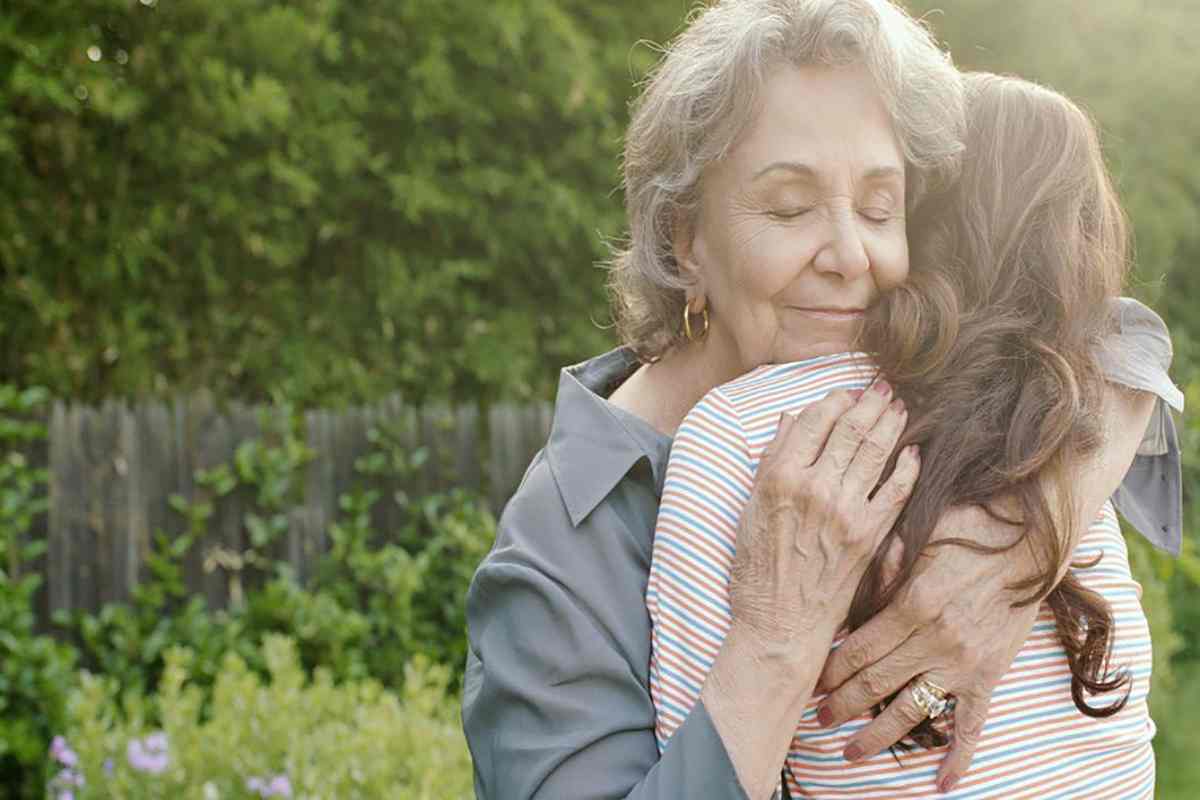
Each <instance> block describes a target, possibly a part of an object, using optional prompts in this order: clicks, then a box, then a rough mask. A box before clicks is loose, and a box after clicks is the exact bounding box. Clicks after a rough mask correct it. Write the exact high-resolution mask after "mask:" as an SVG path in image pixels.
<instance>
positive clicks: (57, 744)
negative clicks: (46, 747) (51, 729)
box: [50, 736, 79, 767]
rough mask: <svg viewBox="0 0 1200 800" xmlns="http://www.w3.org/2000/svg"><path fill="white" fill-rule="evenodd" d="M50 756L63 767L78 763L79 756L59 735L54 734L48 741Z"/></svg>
mask: <svg viewBox="0 0 1200 800" xmlns="http://www.w3.org/2000/svg"><path fill="white" fill-rule="evenodd" d="M50 757H51V758H53V759H54V760H55V761H57V762H58V763H60V764H62V765H63V766H65V767H73V766H75V765H76V764H78V763H79V756H77V755H75V751H74V750H72V749H71V746H70V745H69V744H67V740H66V739H64V738H63V737H61V736H55V737H54V740H53V741H51V742H50Z"/></svg>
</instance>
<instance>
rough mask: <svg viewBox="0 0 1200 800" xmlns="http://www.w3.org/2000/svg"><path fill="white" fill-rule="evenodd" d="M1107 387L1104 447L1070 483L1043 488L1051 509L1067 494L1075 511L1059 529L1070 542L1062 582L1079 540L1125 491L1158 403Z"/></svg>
mask: <svg viewBox="0 0 1200 800" xmlns="http://www.w3.org/2000/svg"><path fill="white" fill-rule="evenodd" d="M1105 387H1106V391H1105V396H1104V414H1103V420H1102V422H1101V426H1102V430H1103V432H1104V439H1103V442H1102V443H1101V445H1100V447H1098V448H1096V450H1094V451H1093V452H1092V453H1089V454H1088V455H1086V456H1084V457H1082V458H1081V459H1079V460H1078V461H1077V462H1075V463H1073V464H1071V465H1070V467H1069V468H1068V469H1067V470H1066V471H1065V472H1064V477H1063V480H1065V481H1067V483H1068V485H1067V486H1065V487H1063V486H1060V485H1059V484H1058V482H1057V480H1055V479H1052V478H1047V479H1046V482H1045V490H1046V496H1047V499H1048V500H1049V501H1050V502H1051V504H1052V507H1056V506H1057V505H1058V503H1057V498H1059V497H1061V492H1062V491H1063V490H1064V489H1065V490H1066V491H1067V493H1068V494H1067V496H1069V497H1070V498H1071V501H1072V507H1071V508H1070V509H1068V510H1067V511H1066V513H1070V514H1071V515H1072V518H1071V520H1070V522H1071V524H1067V525H1063V526H1060V529H1061V530H1064V531H1066V532H1067V535H1068V536H1069V539H1068V540H1067V541H1065V542H1064V547H1063V550H1062V552H1063V554H1064V558H1063V560H1062V563H1060V564H1059V565H1058V577H1060V578H1061V577H1062V575H1063V574H1064V573H1065V572H1066V570H1067V567H1068V566H1069V565H1070V561H1071V553H1072V552H1074V550H1075V545H1076V544H1077V543H1078V541H1079V536H1080V535H1081V534H1082V532H1083V531H1084V530H1086V529H1087V527H1088V526H1089V525H1090V524H1091V523H1092V521H1093V520H1094V519H1095V518H1096V515H1097V514H1099V513H1100V508H1101V506H1103V505H1104V502H1105V501H1106V500H1108V499H1109V498H1110V497H1111V496H1112V494H1113V492H1115V491H1116V490H1117V487H1118V486H1120V485H1121V480H1122V479H1123V478H1124V477H1125V473H1126V472H1127V471H1128V469H1129V465H1130V464H1131V463H1133V458H1134V455H1136V453H1137V448H1138V444H1139V443H1140V442H1141V441H1142V435H1143V433H1144V432H1145V430H1146V425H1147V424H1148V423H1149V421H1150V415H1151V414H1152V413H1153V412H1154V405H1155V403H1156V402H1157V398H1156V397H1155V396H1154V395H1153V394H1151V393H1149V392H1139V391H1134V390H1132V389H1128V388H1125V387H1123V386H1119V385H1117V384H1113V383H1108V384H1105Z"/></svg>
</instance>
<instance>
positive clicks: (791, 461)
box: [729, 381, 918, 679]
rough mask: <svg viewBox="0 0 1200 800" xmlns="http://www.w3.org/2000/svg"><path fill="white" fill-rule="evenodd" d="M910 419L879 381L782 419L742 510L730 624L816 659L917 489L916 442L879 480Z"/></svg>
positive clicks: (768, 650)
mask: <svg viewBox="0 0 1200 800" xmlns="http://www.w3.org/2000/svg"><path fill="white" fill-rule="evenodd" d="M906 421H907V412H906V411H905V409H904V406H903V403H901V402H900V401H899V400H895V401H893V399H892V391H891V388H890V387H889V386H888V384H887V383H886V382H882V381H881V382H879V383H876V384H875V385H874V386H872V387H871V388H870V389H868V390H867V391H866V392H864V393H862V394H861V396H860V397H859V398H858V400H857V402H855V400H854V398H853V397H852V396H851V395H850V394H849V393H837V394H836V395H831V396H830V397H829V398H826V400H825V401H823V402H821V403H816V404H814V405H812V406H809V407H808V408H807V409H805V410H804V411H803V412H802V413H800V414H799V415H797V416H791V415H785V416H784V419H783V420H782V421H781V423H780V427H779V431H778V433H777V435H776V437H775V440H774V441H773V442H772V444H771V445H770V447H769V448H768V450H767V452H766V454H765V455H764V457H763V460H762V463H761V465H760V467H759V470H758V473H757V475H756V478H755V485H754V490H753V492H752V496H751V498H750V502H749V503H748V505H747V506H746V509H745V512H744V514H743V516H742V520H741V526H740V528H739V531H738V540H737V548H736V555H735V557H734V563H733V569H732V574H731V578H730V587H729V594H730V610H731V614H732V626H734V627H737V628H738V629H739V631H740V632H741V633H742V634H743V635H745V634H747V633H749V634H750V635H752V636H753V637H754V638H755V639H756V641H757V642H758V643H759V644H760V645H761V646H762V647H763V652H764V654H765V655H774V654H778V655H780V656H783V657H785V658H787V657H791V658H795V657H797V656H800V657H803V658H805V659H808V660H812V658H813V650H812V647H813V645H814V644H819V643H820V640H822V639H824V640H827V641H826V643H828V642H832V639H833V636H834V634H835V633H836V632H837V629H838V626H840V625H841V623H842V621H843V620H844V619H845V617H846V613H847V610H848V608H849V606H850V602H851V600H852V599H853V597H854V592H855V588H856V587H857V586H858V583H859V581H860V579H861V577H862V574H863V572H864V571H865V569H866V567H867V564H868V563H869V562H870V559H871V556H872V554H873V553H874V552H875V549H876V548H877V547H878V545H879V542H880V541H881V540H882V538H883V537H884V535H885V534H887V532H888V531H889V530H890V529H891V527H892V524H893V523H894V522H895V520H896V517H897V515H898V514H899V513H900V510H901V509H902V508H903V507H904V503H905V502H906V501H907V500H908V497H909V495H910V493H911V492H912V487H913V483H914V482H915V480H916V476H917V471H918V456H917V452H916V448H915V447H913V448H908V449H906V451H905V452H904V453H902V454H901V455H900V457H899V458H898V459H897V464H896V467H895V469H894V471H893V472H892V474H891V475H890V476H889V477H888V480H887V481H886V482H884V483H883V485H882V486H879V480H880V476H881V474H882V472H883V469H884V466H885V464H886V462H887V459H888V456H889V455H890V454H891V452H892V451H893V449H894V448H895V445H896V442H897V441H898V440H899V437H900V434H901V433H902V432H903V430H904V425H905V422H906ZM877 486H878V487H879V488H878V491H875V489H876V487H877ZM872 492H874V494H873V495H872ZM826 634H827V635H826ZM819 672H820V664H819V663H818V664H817V667H816V670H814V672H813V677H814V679H815V677H816V675H817V674H819Z"/></svg>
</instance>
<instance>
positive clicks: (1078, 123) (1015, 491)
mask: <svg viewBox="0 0 1200 800" xmlns="http://www.w3.org/2000/svg"><path fill="white" fill-rule="evenodd" d="M966 91H967V94H966V96H967V115H968V134H967V139H966V150H965V153H964V156H963V168H962V173H961V177H960V178H959V180H958V182H957V183H956V184H954V185H953V186H952V187H950V189H949V190H948V191H945V192H942V193H939V194H938V195H936V196H934V197H931V198H930V201H929V202H928V203H926V204H925V205H924V206H923V207H922V209H920V210H919V212H918V214H917V215H916V216H915V217H914V218H913V219H912V220H911V221H910V224H909V231H910V242H911V247H912V264H911V272H910V276H909V280H908V282H907V283H906V284H905V286H903V287H901V288H900V289H897V290H895V291H893V292H891V293H889V294H888V295H887V296H886V297H885V298H884V299H883V300H882V301H881V303H880V304H879V306H878V307H877V308H876V309H874V311H873V314H872V317H871V318H870V320H869V321H868V324H867V326H866V329H865V331H864V338H865V343H864V347H865V349H868V350H870V351H871V352H873V353H875V354H877V358H878V361H879V364H880V367H881V369H882V370H883V372H884V374H886V375H887V376H888V379H889V380H891V381H892V383H893V385H895V386H896V388H897V391H898V393H899V394H900V395H901V396H902V397H903V398H904V399H905V401H906V402H907V403H908V406H909V409H910V423H909V427H908V430H907V432H906V434H905V437H904V440H903V441H902V442H901V443H900V447H903V446H906V445H907V444H910V443H914V442H916V443H919V444H920V445H921V454H922V459H921V461H922V471H921V476H920V478H919V479H918V482H917V485H916V487H915V489H914V491H913V494H912V496H911V498H910V500H909V503H908V505H907V507H906V509H905V511H904V512H903V514H902V515H901V517H900V519H899V520H898V522H897V524H896V527H895V528H894V530H893V535H896V536H900V537H902V538H903V540H904V542H905V544H906V548H905V556H906V557H905V560H904V566H903V569H902V570H901V574H900V577H899V578H898V579H897V580H896V581H895V582H894V584H895V585H900V584H902V583H903V581H904V580H905V579H906V578H907V576H908V575H910V574H911V569H912V564H913V562H914V561H915V559H916V558H917V556H918V555H919V554H920V552H921V549H922V548H923V547H924V546H925V545H926V544H927V542H928V539H929V535H930V533H931V532H932V530H933V528H934V526H935V525H936V523H937V521H938V520H939V519H940V517H941V516H942V514H943V513H944V512H945V511H946V510H947V509H948V508H950V507H951V506H956V505H968V504H979V505H983V506H985V507H988V508H989V509H990V510H992V511H993V513H997V514H998V515H1000V516H1004V517H1006V518H1010V519H1013V518H1015V519H1016V520H1019V521H1020V522H1021V523H1022V525H1023V530H1024V533H1023V534H1022V535H1021V538H1020V539H1018V540H1017V541H1022V540H1028V542H1029V543H1030V544H1031V545H1032V548H1031V550H1032V552H1034V553H1035V554H1036V557H1037V559H1038V562H1039V563H1038V567H1039V569H1040V570H1041V571H1040V573H1039V574H1038V575H1037V576H1035V577H1034V578H1033V579H1031V580H1030V581H1028V582H1027V583H1026V584H1025V585H1024V586H1023V588H1022V591H1026V592H1029V595H1028V597H1027V600H1028V601H1029V602H1032V601H1034V600H1037V599H1040V598H1043V597H1046V596H1047V595H1048V594H1050V593H1051V591H1052V590H1053V591H1054V592H1056V593H1057V592H1059V591H1060V589H1056V588H1055V580H1056V574H1057V573H1056V570H1057V565H1058V564H1060V563H1062V560H1063V553H1062V542H1064V541H1071V539H1069V538H1067V537H1065V536H1063V533H1064V531H1062V530H1061V529H1059V527H1058V526H1056V523H1055V521H1056V520H1073V519H1075V518H1076V517H1077V516H1078V514H1077V513H1074V508H1075V506H1074V500H1073V498H1072V497H1070V496H1069V493H1068V492H1060V493H1059V495H1058V496H1057V497H1055V498H1054V501H1055V502H1054V504H1053V506H1052V505H1051V503H1050V502H1049V501H1048V498H1047V495H1046V493H1045V491H1044V489H1043V483H1042V481H1043V480H1045V479H1046V478H1054V477H1058V478H1060V480H1058V482H1057V485H1058V486H1064V487H1065V486H1066V485H1067V482H1066V481H1063V480H1061V478H1062V477H1063V476H1064V474H1065V469H1066V467H1067V465H1068V464H1069V463H1072V461H1073V462H1074V463H1078V457H1079V456H1081V455H1084V454H1086V453H1087V452H1089V451H1090V450H1091V449H1093V448H1094V447H1095V446H1096V445H1097V444H1098V443H1099V441H1100V440H1101V439H1100V434H1101V431H1099V430H1098V428H1097V423H1098V421H1099V419H1100V415H1099V411H1100V408H1101V405H1102V399H1103V378H1102V375H1101V372H1100V369H1099V365H1098V363H1097V360H1096V356H1095V353H1096V346H1097V343H1098V341H1099V339H1100V337H1102V336H1103V335H1104V334H1105V333H1106V332H1107V331H1108V328H1109V325H1110V321H1109V320H1110V315H1109V313H1108V304H1109V303H1110V302H1111V301H1112V300H1113V299H1114V298H1115V297H1116V296H1117V295H1118V294H1119V292H1120V289H1121V286H1122V283H1123V280H1124V277H1125V273H1126V269H1127V239H1126V226H1125V221H1124V217H1123V214H1122V212H1121V208H1120V206H1119V204H1118V202H1117V198H1116V195H1115V193H1114V191H1113V187H1112V184H1111V181H1110V180H1109V177H1108V174H1107V171H1106V169H1105V166H1104V161H1103V158H1102V154H1101V151H1100V146H1099V141H1098V137H1097V134H1096V130H1095V127H1094V126H1093V124H1092V122H1091V121H1090V119H1089V118H1088V116H1087V115H1086V114H1085V113H1084V112H1083V111H1081V110H1080V109H1079V108H1078V107H1077V106H1076V105H1075V104H1074V103H1072V102H1071V101H1070V100H1068V99H1067V98H1065V97H1063V96H1062V95H1060V94H1058V93H1056V92H1053V91H1051V90H1049V89H1046V88H1043V87H1041V86H1038V85H1036V84H1033V83H1030V82H1028V81H1024V80H1020V79H1017V78H1010V77H1002V76H998V75H989V74H971V75H968V76H967V77H966ZM1010 499H1012V500H1015V501H1016V504H1015V506H1014V505H1006V504H1002V505H1004V512H1003V513H1001V512H999V511H998V510H997V509H998V506H997V505H996V504H997V502H998V501H1001V500H1004V501H1006V502H1007V501H1008V500H1010ZM1021 530H1022V528H1016V527H1014V533H1017V532H1019V531H1021ZM889 543H890V542H889ZM886 544H888V543H885V545H886ZM872 578H874V579H875V580H876V585H878V584H877V580H878V579H877V578H876V577H875V573H874V572H873V574H871V575H868V578H867V580H864V583H863V585H862V587H861V588H860V593H859V598H858V599H857V600H856V603H855V610H854V611H852V618H851V624H852V625H856V624H861V621H862V620H865V619H866V618H869V616H870V615H871V614H872V613H874V609H875V608H877V607H878V606H879V605H881V604H882V603H884V602H886V600H887V599H888V595H889V594H890V592H883V593H881V592H878V591H875V590H872V589H870V588H869V587H870V584H868V582H867V581H868V580H871V579H872ZM1060 588H1061V587H1060ZM1070 591H1075V589H1070ZM1079 591H1080V592H1083V591H1084V590H1082V589H1081V587H1080V588H1079ZM1081 596H1082V595H1081ZM1051 603H1052V605H1054V597H1053V596H1052V597H1051ZM1083 606H1084V607H1083V608H1082V610H1081V609H1080V608H1079V607H1074V608H1073V609H1072V610H1071V611H1070V614H1073V615H1074V617H1072V618H1070V619H1067V618H1066V617H1060V619H1059V623H1060V634H1062V635H1063V636H1064V637H1066V638H1064V642H1066V641H1067V640H1068V639H1071V637H1072V636H1075V634H1077V633H1079V631H1080V630H1082V629H1081V628H1080V626H1079V623H1081V622H1083V623H1084V627H1086V626H1087V625H1091V626H1092V630H1091V631H1090V632H1089V633H1088V634H1087V635H1086V637H1085V636H1084V635H1083V634H1080V637H1079V641H1078V642H1077V643H1076V644H1078V648H1077V649H1076V650H1072V648H1075V647H1076V644H1067V645H1066V646H1067V648H1068V653H1069V658H1070V659H1071V661H1072V670H1073V672H1074V673H1075V677H1076V679H1077V680H1078V681H1081V685H1082V686H1084V687H1086V688H1088V690H1089V691H1091V690H1092V687H1094V686H1112V685H1113V683H1112V682H1111V681H1109V682H1106V679H1105V678H1104V669H1106V667H1104V665H1103V659H1100V658H1099V657H1098V656H1097V655H1096V648H1097V647H1099V648H1101V650H1103V648H1104V647H1105V646H1106V645H1107V642H1108V638H1107V630H1108V627H1107V626H1108V623H1109V622H1110V621H1111V617H1110V616H1106V615H1107V614H1108V612H1107V610H1106V609H1107V607H1106V605H1104V603H1103V601H1102V600H1100V599H1099V598H1098V597H1091V598H1085V599H1084V601H1083ZM1063 608H1064V609H1065V608H1066V606H1065V605H1064V606H1063ZM1056 611H1057V608H1056ZM1064 614H1067V612H1066V611H1064ZM1067 616H1069V615H1067ZM1106 620H1108V622H1106ZM1064 626H1065V627H1067V628H1069V629H1070V630H1071V631H1074V633H1070V634H1067V633H1064V632H1063V628H1064ZM1097 637H1099V638H1098V639H1097ZM1084 638H1087V647H1086V648H1085V646H1084V641H1083V639H1084ZM1071 641H1074V640H1073V639H1071ZM1088 648H1090V650H1089V649H1088ZM1081 654H1082V655H1081ZM1102 654H1103V653H1101V655H1102ZM1085 656H1087V657H1085ZM1081 697H1082V695H1081V694H1079V693H1077V694H1076V704H1077V705H1079V707H1080V709H1081V710H1084V711H1085V713H1093V714H1096V713H1097V712H1095V711H1094V710H1090V709H1087V708H1085V707H1084V704H1083V701H1082V699H1081ZM1104 713H1111V712H1108V711H1107V710H1106V711H1105V712H1104Z"/></svg>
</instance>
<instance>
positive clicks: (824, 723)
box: [817, 706, 833, 728]
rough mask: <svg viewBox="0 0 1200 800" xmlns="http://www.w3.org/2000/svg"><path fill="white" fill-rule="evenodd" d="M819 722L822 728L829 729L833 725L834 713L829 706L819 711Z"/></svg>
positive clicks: (822, 707)
mask: <svg viewBox="0 0 1200 800" xmlns="http://www.w3.org/2000/svg"><path fill="white" fill-rule="evenodd" d="M817 722H819V723H821V727H822V728H828V727H829V726H830V725H832V724H833V712H832V711H830V710H829V707H828V706H821V707H820V708H818V709H817Z"/></svg>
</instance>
